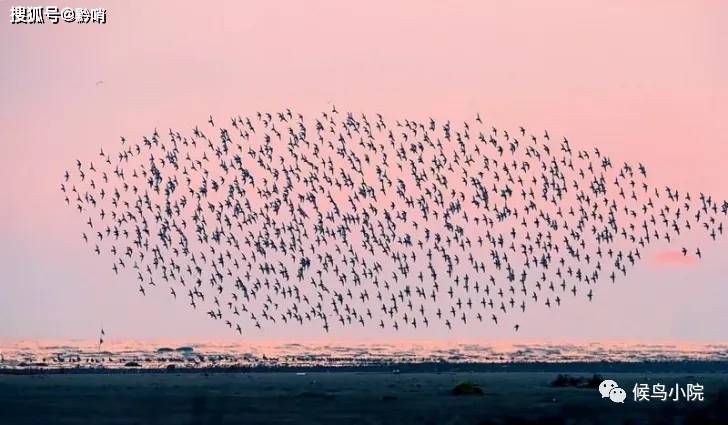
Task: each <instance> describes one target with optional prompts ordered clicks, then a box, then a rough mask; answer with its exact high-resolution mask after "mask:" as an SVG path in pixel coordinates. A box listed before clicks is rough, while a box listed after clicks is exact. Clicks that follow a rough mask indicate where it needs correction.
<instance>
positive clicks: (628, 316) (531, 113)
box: [0, 0, 728, 342]
mask: <svg viewBox="0 0 728 425" xmlns="http://www.w3.org/2000/svg"><path fill="white" fill-rule="evenodd" d="M505 3H508V4H505ZM14 5H53V3H47V4H45V3H43V4H40V3H29V2H22V1H0V10H5V12H2V13H0V16H4V17H3V18H2V19H0V57H2V60H0V338H29V339H33V338H94V337H96V336H97V334H98V331H99V327H100V326H103V327H105V328H106V329H107V333H108V334H110V335H111V336H112V337H118V338H159V339H166V338H176V339H195V338H206V339H210V338H235V336H234V335H232V334H231V333H230V332H229V331H228V330H227V329H226V328H224V327H223V326H220V325H219V323H215V322H213V321H211V320H205V318H204V317H202V316H201V315H200V314H199V312H197V313H196V312H192V311H190V310H189V309H188V308H186V306H185V305H184V304H182V303H171V302H168V300H167V299H166V297H165V298H164V299H163V297H162V295H161V294H160V295H157V296H154V295H152V296H148V297H145V298H141V297H140V296H139V294H138V293H137V292H136V290H135V286H134V282H131V281H129V282H127V281H124V279H116V278H115V277H114V276H113V275H112V272H111V271H110V270H109V269H108V267H107V264H106V263H104V262H100V261H96V260H97V259H96V258H95V255H94V254H93V253H92V252H90V251H89V250H88V249H87V247H85V246H84V244H83V242H82V241H81V239H80V237H79V235H80V232H81V231H82V229H83V226H84V223H83V222H82V221H81V220H79V219H78V216H77V215H75V214H74V211H72V210H71V209H69V208H66V207H65V204H64V203H63V196H62V194H61V192H60V183H61V181H62V175H63V172H64V171H65V169H67V168H70V167H72V166H73V164H74V163H75V160H76V158H80V159H84V158H93V157H94V156H96V155H98V152H99V149H100V148H102V147H103V148H104V150H106V151H113V150H114V149H116V148H118V146H119V137H120V136H125V137H126V138H127V139H129V140H138V139H140V138H141V137H142V136H143V135H145V134H150V133H151V132H152V131H153V129H154V128H155V127H156V128H159V129H162V130H166V129H167V128H170V127H171V128H174V129H180V130H185V131H190V130H191V129H192V128H193V127H194V125H195V124H197V123H200V124H202V123H203V122H204V121H206V119H207V117H208V116H209V115H210V114H212V115H213V116H219V117H228V116H231V115H237V114H241V115H247V114H251V115H252V114H254V113H255V112H256V111H276V110H280V109H282V108H286V107H290V108H292V109H294V110H296V111H301V112H303V113H305V114H306V113H307V114H309V115H311V114H315V113H317V112H320V111H323V110H328V109H330V108H331V105H332V104H336V106H337V108H338V109H339V110H344V111H355V112H368V113H373V112H380V113H382V114H384V115H385V117H387V118H388V119H390V120H394V119H398V118H415V119H419V120H424V119H427V118H428V117H430V116H432V117H434V118H437V119H453V120H465V119H473V117H474V116H475V114H476V113H480V114H481V116H483V117H484V119H485V120H487V121H488V122H492V123H493V125H495V126H496V127H499V128H510V129H512V130H514V129H515V128H517V126H519V125H524V126H526V127H528V128H535V129H541V128H542V129H548V130H549V132H550V133H552V134H554V135H559V136H567V137H568V138H569V140H570V141H571V142H572V145H574V146H577V147H579V148H585V149H588V148H591V147H595V146H598V147H599V148H600V149H601V150H602V151H603V152H606V153H608V154H609V155H610V156H611V157H612V158H613V159H614V160H616V163H621V162H623V161H631V162H635V161H642V162H643V163H645V164H646V165H647V167H648V170H649V172H650V180H651V181H652V182H655V183H659V184H664V185H670V186H674V187H676V188H680V189H682V190H688V191H694V192H698V191H703V192H705V193H710V194H712V195H713V196H714V198H717V199H728V188H727V187H726V184H725V183H726V182H727V181H728V180H727V179H726V175H725V170H726V168H728V120H726V119H725V111H727V110H728V56H727V55H725V46H727V45H728V28H727V27H726V26H725V22H728V4H726V2H722V1H693V2H683V1H642V2H632V1H626V0H611V1H579V0H573V1H567V0H555V1H550V2H536V1H533V2H530V1H521V2H499V1H424V0H420V1H396V2H395V1H384V0H374V1H370V2H359V3H356V4H355V6H354V7H353V6H352V5H350V4H346V2H340V1H306V2H300V1H290V2H287V1H279V2H248V1H220V2H214V3H213V4H208V3H203V2H189V1H169V2H165V1H155V2H131V1H103V2H101V1H96V2H94V1H81V0H77V1H74V2H71V3H58V4H56V5H57V6H61V7H62V6H73V7H105V8H106V9H107V10H108V12H107V19H108V22H107V23H106V24H105V25H98V24H75V23H74V24H58V25H52V24H45V25H27V26H26V25H11V24H10V19H9V16H10V7H11V6H14ZM99 82H101V83H99ZM696 243H700V241H696ZM702 243H703V244H704V245H706V247H705V249H704V252H705V254H704V256H703V260H702V261H700V262H684V261H674V256H672V255H671V254H670V253H665V252H652V253H650V254H649V255H648V258H647V260H646V261H644V262H643V263H641V264H640V265H639V266H638V267H636V268H635V269H634V270H633V271H632V273H630V274H629V275H628V277H627V278H626V279H623V280H622V281H618V283H617V284H616V285H613V286H604V287H603V289H601V290H600V292H599V296H598V297H596V298H595V299H594V302H592V303H590V304H588V303H569V304H564V306H562V308H561V309H560V310H559V311H558V313H555V312H553V311H552V312H547V311H543V312H541V311H539V312H534V313H533V315H532V316H530V317H529V319H528V321H527V322H526V323H524V324H523V328H522V331H521V332H520V333H519V334H518V335H517V336H514V335H513V333H512V331H511V330H510V329H503V330H499V329H493V328H492V327H491V328H488V329H477V328H475V327H473V328H467V329H466V330H464V331H462V332H461V333H457V334H455V335H445V334H437V333H432V334H427V333H417V332H404V333H400V334H398V335H394V334H392V333H388V332H379V330H378V328H377V329H373V330H371V331H369V330H367V331H362V333H361V335H360V337H361V338H362V339H377V338H381V339H396V338H405V339H406V338H413V339H416V338H425V339H432V338H436V339H438V338H439V339H443V340H447V339H448V338H461V339H472V340H479V341H487V340H489V339H508V338H510V339H513V338H523V339H524V340H526V339H532V340H569V339H575V340H625V339H627V340H690V341H692V340H697V341H723V342H725V341H728V327H725V326H724V325H723V324H725V323H728V308H726V305H725V301H724V300H726V299H728V281H726V277H725V276H728V262H727V261H725V260H726V258H725V253H726V252H728V249H726V248H728V244H726V242H725V241H720V242H717V243H714V244H708V242H707V241H702ZM332 331H333V332H332V333H331V334H329V335H325V336H324V335H321V334H320V331H319V330H318V329H304V330H302V331H300V330H295V331H294V330H292V329H289V328H280V329H271V330H268V331H266V332H261V333H258V334H251V335H248V336H246V337H248V338H251V339H255V340H266V339H276V340H296V339H306V338H309V339H317V338H318V339H320V338H324V339H325V338H331V339H336V338H342V337H344V336H347V337H351V335H344V332H345V331H343V332H342V331H337V330H335V329H333V330H332Z"/></svg>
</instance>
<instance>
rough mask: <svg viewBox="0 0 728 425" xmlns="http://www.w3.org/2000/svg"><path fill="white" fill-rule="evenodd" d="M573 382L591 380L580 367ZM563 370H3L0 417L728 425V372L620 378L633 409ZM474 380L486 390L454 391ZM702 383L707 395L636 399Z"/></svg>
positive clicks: (1, 420) (9, 420)
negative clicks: (645, 392) (558, 382)
mask: <svg viewBox="0 0 728 425" xmlns="http://www.w3.org/2000/svg"><path fill="white" fill-rule="evenodd" d="M570 375H571V376H573V377H585V378H589V377H591V375H590V374H584V373H572V374H570ZM556 376H557V374H556V373H554V372H543V373H539V372H472V373H466V372H453V373H400V374H392V373H376V372H361V373H358V372H307V373H306V374H305V375H302V374H296V373H293V372H290V373H289V372H265V373H208V372H199V373H164V372H160V373H144V374H138V373H130V374H119V373H109V374H31V375H21V376H13V375H0V424H2V425H6V424H174V425H179V424H344V425H354V424H392V425H397V424H473V425H475V424H541V423H544V424H680V423H686V424H713V423H715V424H726V423H728V374H685V373H683V374H674V373H672V374H671V373H660V374H649V373H644V374H639V373H611V374H609V375H608V376H607V375H606V374H605V377H606V378H609V379H613V380H615V381H617V382H618V383H619V384H620V386H621V387H622V388H624V389H625V390H626V391H627V396H628V398H627V400H626V401H625V403H624V404H617V403H613V402H611V401H609V400H608V399H602V398H601V396H600V394H599V392H598V390H597V389H595V388H588V387H581V386H561V387H554V386H552V383H553V382H554V380H555V378H556ZM463 382H469V383H472V384H474V385H475V386H477V387H479V388H480V390H482V391H473V394H467V391H466V394H464V395H456V394H453V388H455V387H456V386H457V385H458V384H461V383H463ZM635 383H648V384H650V385H651V384H653V383H662V384H665V385H666V386H668V387H669V386H670V385H674V384H675V383H681V384H683V385H684V384H686V383H700V384H702V385H703V386H704V393H705V401H703V402H685V401H682V402H673V401H664V402H663V401H658V400H652V401H650V402H640V403H637V402H635V401H634V400H633V394H632V388H633V386H634V384H635Z"/></svg>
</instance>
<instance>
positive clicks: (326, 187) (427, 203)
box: [61, 107, 728, 334]
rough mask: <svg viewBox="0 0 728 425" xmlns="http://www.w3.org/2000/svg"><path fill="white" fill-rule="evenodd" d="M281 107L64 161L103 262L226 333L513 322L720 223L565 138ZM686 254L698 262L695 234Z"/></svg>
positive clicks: (68, 184)
mask: <svg viewBox="0 0 728 425" xmlns="http://www.w3.org/2000/svg"><path fill="white" fill-rule="evenodd" d="M538 134H539V135H535V134H531V133H530V132H528V131H527V130H526V129H525V128H523V127H520V128H519V129H517V130H516V131H515V132H511V133H509V132H508V131H506V130H503V129H498V128H495V127H492V126H490V125H486V124H484V122H483V119H482V118H481V117H480V115H477V116H475V117H473V119H471V120H469V121H466V122H461V123H455V122H450V121H444V122H437V121H435V120H434V119H427V120H424V121H423V122H418V121H413V120H401V121H395V122H387V121H385V119H384V118H383V117H382V116H381V115H379V114H376V115H373V116H366V115H364V114H353V113H340V112H339V111H337V110H336V108H335V107H334V108H333V110H331V111H327V112H323V113H321V114H320V115H318V116H316V117H315V118H313V119H310V120H307V119H305V118H304V117H303V116H302V115H301V114H297V113H294V112H293V111H291V110H289V109H285V110H282V111H279V112H275V113H262V112H258V113H256V114H254V115H252V116H250V117H241V116H235V117H232V118H230V119H229V120H227V121H226V122H225V123H221V122H218V121H215V120H213V117H210V118H209V120H208V122H207V125H206V126H205V128H204V129H201V128H199V127H195V128H194V129H193V130H192V132H191V134H187V135H186V134H182V133H180V132H177V131H173V130H169V132H168V133H167V134H166V135H164V136H162V135H160V133H159V132H158V131H157V130H155V131H154V132H153V133H152V134H151V135H149V136H145V137H143V140H140V141H139V142H137V143H133V142H131V141H127V140H126V139H125V138H123V137H122V138H121V149H120V150H119V151H118V152H115V153H113V154H111V153H107V152H104V150H103V149H101V151H100V152H99V154H98V158H97V159H96V160H94V161H87V162H82V161H80V160H77V161H76V164H75V167H74V168H72V169H70V170H69V171H66V173H65V175H64V178H63V183H62V184H61V190H62V192H63V193H64V196H65V202H66V203H67V204H68V205H70V206H71V208H74V209H75V210H77V211H78V213H80V214H81V215H82V216H83V220H85V223H86V224H85V226H87V230H86V231H85V232H84V233H83V234H82V238H83V241H84V242H86V243H87V244H88V245H89V246H90V247H91V248H92V249H93V251H94V252H95V253H96V254H98V255H99V256H103V257H108V258H110V260H111V264H110V267H111V270H113V273H116V274H123V273H125V274H128V275H129V276H130V277H129V279H130V280H131V279H132V278H133V279H135V282H136V285H137V286H138V287H137V290H138V292H139V294H140V295H142V296H143V295H146V294H147V292H148V291H151V290H156V291H165V292H167V293H168V294H169V296H170V297H172V298H175V299H177V300H184V302H185V303H187V304H188V305H189V307H190V308H192V309H197V310H201V311H202V312H203V313H204V314H205V315H206V316H207V317H209V318H210V319H211V320H217V321H220V322H221V323H224V324H225V325H226V326H227V327H229V328H231V329H232V330H233V331H235V332H238V333H240V334H244V333H245V332H246V331H248V330H254V329H256V328H257V329H264V328H265V327H267V326H274V325H284V324H288V325H311V324H314V325H317V326H320V327H322V328H323V329H324V330H325V331H327V332H328V331H329V330H330V328H331V327H333V326H343V327H346V326H349V327H357V326H358V327H361V326H378V327H380V328H387V329H394V330H399V329H403V328H404V327H408V328H409V327H411V328H419V329H421V328H428V327H434V326H440V327H446V328H447V329H452V328H453V327H455V326H464V325H466V324H467V325H475V326H494V325H504V324H507V326H512V328H513V329H514V330H515V331H518V329H519V327H520V325H519V324H518V323H519V322H520V320H521V318H522V315H523V314H524V313H525V312H526V311H528V310H529V309H530V308H533V307H536V306H538V307H539V308H548V309H557V308H559V306H561V304H562V303H565V302H568V301H569V300H570V299H574V298H583V299H584V300H585V301H584V302H586V300H588V301H591V300H592V298H593V297H594V294H595V292H596V289H597V287H598V286H599V285H600V284H603V283H602V282H614V281H615V280H616V279H618V278H620V277H622V276H624V275H626V274H627V271H628V270H629V269H630V268H632V267H634V266H635V264H636V263H637V262H638V261H639V260H640V259H642V258H643V256H644V255H645V254H644V252H645V249H646V248H647V247H648V246H649V245H650V244H653V245H654V244H657V243H662V244H664V243H668V244H669V243H675V242H676V241H677V240H678V238H680V237H681V235H683V234H685V233H687V231H689V230H691V229H696V230H697V229H701V230H703V231H704V232H705V233H706V234H707V235H709V236H710V237H711V238H712V239H713V240H715V239H716V238H717V237H718V236H719V235H722V234H723V222H722V221H721V220H724V219H725V218H726V215H727V214H728V202H726V201H722V202H717V201H715V200H713V199H712V198H711V197H710V196H707V195H704V194H702V193H701V194H699V195H694V194H690V193H681V192H679V191H678V190H676V189H673V188H670V187H664V188H658V187H656V186H651V185H649V184H648V182H647V171H646V169H645V167H644V166H643V165H642V164H638V165H636V166H633V165H630V164H628V163H624V164H623V165H621V166H620V165H617V164H613V163H612V161H611V159H610V158H609V157H608V156H606V155H604V154H603V153H602V152H600V150H599V149H592V150H588V151H587V150H576V149H574V148H572V146H571V144H570V143H569V141H568V140H567V139H566V138H563V139H561V140H553V141H552V139H551V137H550V135H549V133H548V132H544V133H540V132H539V133H538ZM682 254H683V255H685V256H688V255H690V256H696V257H700V256H701V255H702V254H701V251H700V249H696V248H690V249H688V248H685V247H683V248H682Z"/></svg>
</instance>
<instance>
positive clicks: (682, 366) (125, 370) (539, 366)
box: [0, 360, 728, 375]
mask: <svg viewBox="0 0 728 425" xmlns="http://www.w3.org/2000/svg"><path fill="white" fill-rule="evenodd" d="M342 372H349V373H433V374H437V373H458V372H516V373H517V372H530V373H533V372H545V373H547V372H556V373H558V372H572V373H610V372H611V373H701V374H702V373H728V361H725V360H719V361H710V360H705V361H702V360H683V361H640V362H607V361H605V362H512V363H508V362H503V363H445V362H430V363H394V362H393V363H380V364H367V365H359V366H352V365H342V366H326V365H320V366H270V365H266V366H248V365H245V366H243V365H241V366H234V365H231V366H227V365H226V366H206V367H199V368H198V367H178V366H175V367H165V368H159V367H151V368H144V367H114V368H107V367H66V368H64V367H23V368H0V375H64V374H68V375H74V374H98V375H113V374H170V373H172V374H177V373H185V374H205V373H207V374H210V373H342Z"/></svg>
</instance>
